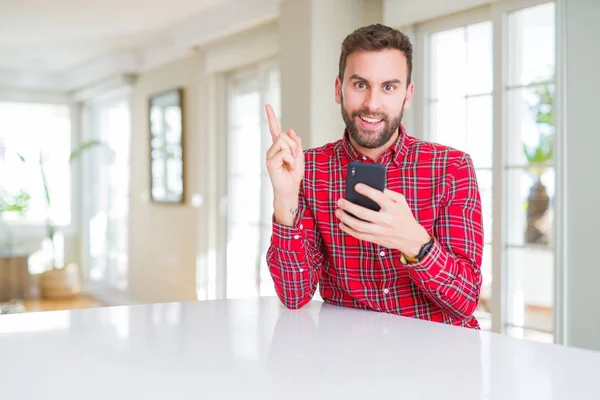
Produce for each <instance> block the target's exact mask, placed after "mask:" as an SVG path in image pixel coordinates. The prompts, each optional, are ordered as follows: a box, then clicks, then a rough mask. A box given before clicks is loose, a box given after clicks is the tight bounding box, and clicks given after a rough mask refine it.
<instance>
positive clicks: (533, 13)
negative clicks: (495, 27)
mask: <svg viewBox="0 0 600 400" xmlns="http://www.w3.org/2000/svg"><path fill="white" fill-rule="evenodd" d="M508 25H509V55H510V56H509V57H508V60H509V70H508V79H509V84H510V85H527V84H530V83H532V82H540V81H546V80H551V79H554V65H555V57H556V56H555V47H554V46H555V29H554V3H553V2H549V3H546V4H542V5H539V6H536V7H530V8H526V9H524V10H521V11H516V12H513V13H512V14H510V16H509V19H508Z"/></svg>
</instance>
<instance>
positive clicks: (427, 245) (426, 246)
mask: <svg viewBox="0 0 600 400" xmlns="http://www.w3.org/2000/svg"><path fill="white" fill-rule="evenodd" d="M432 245H433V238H431V239H429V242H427V243H425V244H424V245H423V247H421V251H419V254H417V258H418V259H419V260H421V259H422V258H423V257H425V254H427V252H428V251H429V249H430V248H431V246H432Z"/></svg>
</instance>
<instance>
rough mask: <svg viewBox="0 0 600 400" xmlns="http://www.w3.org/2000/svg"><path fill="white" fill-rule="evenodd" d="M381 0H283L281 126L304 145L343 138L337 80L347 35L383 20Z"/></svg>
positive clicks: (281, 16) (315, 145) (324, 142)
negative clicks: (336, 89) (337, 98)
mask: <svg viewBox="0 0 600 400" xmlns="http://www.w3.org/2000/svg"><path fill="white" fill-rule="evenodd" d="M382 4H383V3H382V2H381V0H328V1H326V2H325V1H322V0H283V1H282V2H281V12H280V45H281V53H280V56H279V58H280V66H281V86H282V93H281V106H282V128H283V129H284V130H287V129H290V128H293V129H294V130H295V131H296V133H298V135H300V137H302V139H303V143H304V145H305V147H307V148H308V147H317V146H322V145H324V144H326V143H329V142H333V141H336V140H338V139H340V138H341V137H342V135H343V131H344V122H343V119H342V116H341V111H340V106H339V105H338V104H337V103H336V102H335V78H336V76H337V75H338V64H339V57H340V52H341V45H342V41H343V40H344V38H345V37H346V36H347V35H348V34H350V33H351V32H352V31H353V30H354V29H357V28H359V27H360V26H362V25H366V24H371V23H376V22H382V18H383V16H382V13H383V5H382Z"/></svg>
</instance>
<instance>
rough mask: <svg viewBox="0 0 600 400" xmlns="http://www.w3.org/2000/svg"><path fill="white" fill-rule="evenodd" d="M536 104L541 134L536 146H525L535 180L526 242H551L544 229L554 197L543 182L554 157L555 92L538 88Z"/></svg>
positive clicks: (534, 107) (528, 205) (527, 218)
mask: <svg viewBox="0 0 600 400" xmlns="http://www.w3.org/2000/svg"><path fill="white" fill-rule="evenodd" d="M535 94H536V103H535V104H534V105H533V106H532V111H533V112H534V114H535V121H536V125H537V131H538V141H537V143H536V144H535V145H534V146H527V145H526V144H524V146H523V151H524V154H525V158H526V159H527V162H528V163H529V165H530V167H529V172H530V173H531V174H532V176H533V178H534V183H533V185H532V186H531V188H530V191H529V196H528V197H527V203H526V220H527V222H526V228H525V234H524V241H525V243H537V244H547V243H548V229H547V228H546V227H545V226H544V222H545V221H546V219H547V213H548V209H549V207H550V197H549V196H548V192H547V190H546V186H544V184H543V183H542V179H541V178H542V174H543V173H544V168H545V166H546V165H547V164H548V162H550V161H551V160H552V159H553V157H554V152H553V150H554V114H553V93H552V91H551V88H550V86H549V85H544V86H540V87H538V88H536V89H535Z"/></svg>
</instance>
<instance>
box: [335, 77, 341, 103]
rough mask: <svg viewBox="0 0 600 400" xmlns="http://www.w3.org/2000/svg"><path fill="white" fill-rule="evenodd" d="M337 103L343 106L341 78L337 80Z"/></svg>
mask: <svg viewBox="0 0 600 400" xmlns="http://www.w3.org/2000/svg"><path fill="white" fill-rule="evenodd" d="M335 102H336V103H338V104H342V81H341V80H340V77H339V76H338V77H336V78H335Z"/></svg>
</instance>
